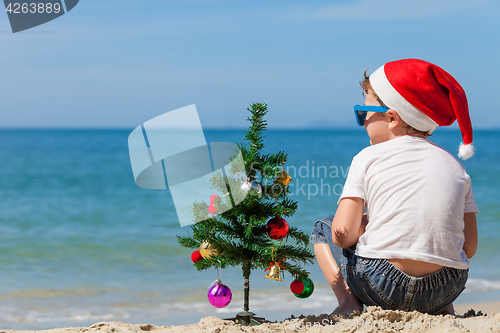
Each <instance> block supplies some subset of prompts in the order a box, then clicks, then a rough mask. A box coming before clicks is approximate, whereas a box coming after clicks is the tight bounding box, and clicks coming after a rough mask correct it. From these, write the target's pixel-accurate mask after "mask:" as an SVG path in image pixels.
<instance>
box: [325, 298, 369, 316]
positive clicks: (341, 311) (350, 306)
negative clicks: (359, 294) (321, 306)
mask: <svg viewBox="0 0 500 333" xmlns="http://www.w3.org/2000/svg"><path fill="white" fill-rule="evenodd" d="M355 310H357V311H359V312H362V311H363V303H361V302H360V301H359V300H358V299H357V298H356V297H355V296H354V295H353V294H351V293H349V296H346V297H344V298H343V299H342V302H341V303H340V304H339V306H338V307H337V308H336V309H335V310H334V311H333V312H332V313H331V314H332V315H341V316H344V317H346V318H347V317H348V316H349V314H350V313H351V312H353V311H355Z"/></svg>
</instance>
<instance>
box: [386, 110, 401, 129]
mask: <svg viewBox="0 0 500 333" xmlns="http://www.w3.org/2000/svg"><path fill="white" fill-rule="evenodd" d="M386 115H387V116H388V118H389V119H388V120H389V124H388V125H389V129H395V128H396V127H398V126H399V125H400V124H401V123H402V122H403V119H401V117H400V116H399V113H397V112H396V111H395V110H393V109H389V110H387V111H386Z"/></svg>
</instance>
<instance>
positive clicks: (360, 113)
mask: <svg viewBox="0 0 500 333" xmlns="http://www.w3.org/2000/svg"><path fill="white" fill-rule="evenodd" d="M387 110H389V108H388V107H387V106H382V105H354V114H355V115H356V121H357V122H358V125H359V126H364V125H365V119H366V114H367V112H387Z"/></svg>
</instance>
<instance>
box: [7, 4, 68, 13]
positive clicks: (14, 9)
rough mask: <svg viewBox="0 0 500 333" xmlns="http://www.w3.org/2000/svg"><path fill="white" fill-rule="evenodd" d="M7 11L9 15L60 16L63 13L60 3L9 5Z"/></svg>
mask: <svg viewBox="0 0 500 333" xmlns="http://www.w3.org/2000/svg"><path fill="white" fill-rule="evenodd" d="M5 11H6V12H7V13H9V14H27V13H31V14H35V13H38V14H44V13H46V14H51V13H55V14H58V13H59V12H60V11H61V5H60V4H58V3H54V4H52V3H50V2H48V3H17V2H16V3H13V4H12V3H9V5H8V6H7V8H5Z"/></svg>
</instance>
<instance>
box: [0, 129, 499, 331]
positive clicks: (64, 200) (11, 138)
mask: <svg viewBox="0 0 500 333" xmlns="http://www.w3.org/2000/svg"><path fill="white" fill-rule="evenodd" d="M131 131H132V129H0V329H5V330H6V329H16V330H42V329H51V328H58V327H85V326H89V325H92V324H94V323H97V322H101V321H124V322H129V323H134V324H138V323H150V324H155V325H166V326H170V325H182V324H191V323H197V322H198V321H199V320H200V319H201V318H204V317H207V316H218V317H220V318H231V317H234V316H235V315H236V314H237V313H238V312H241V311H242V308H243V283H244V281H243V277H242V271H241V268H239V267H232V268H228V269H224V270H222V272H221V279H222V282H223V283H224V284H225V285H227V286H228V287H229V288H230V289H231V290H232V293H233V299H232V302H231V303H230V304H229V305H228V306H227V307H225V308H222V309H218V308H214V307H212V306H211V305H210V304H209V302H208V301H207V291H208V287H209V286H210V285H211V283H212V282H213V281H214V280H216V279H217V277H218V272H217V271H216V270H215V269H209V270H205V271H197V270H196V268H195V267H194V266H193V263H192V261H191V258H190V256H191V252H192V250H191V249H187V248H183V247H181V246H180V245H179V244H178V242H177V238H176V236H177V235H180V236H186V235H187V234H188V233H189V232H190V230H191V229H190V227H189V226H187V227H181V226H180V224H179V222H178V218H177V215H176V211H175V208H174V204H173V200H172V195H171V193H170V191H169V190H168V189H166V190H148V189H143V188H140V187H138V186H137V185H136V184H135V181H134V176H133V173H132V168H131V162H130V157H129V153H128V136H129V134H130V133H131ZM244 131H245V130H244V129H230V130H226V129H217V130H215V129H212V130H205V131H204V133H205V139H206V141H207V142H238V143H240V142H243V141H244V134H245V133H244ZM264 134H265V140H264V144H265V148H264V153H273V152H278V151H280V150H281V151H284V152H285V153H287V154H288V161H287V163H286V164H285V168H286V169H287V170H288V171H289V173H290V175H291V177H292V178H293V181H292V183H291V185H290V191H291V192H290V199H293V200H296V201H297V202H298V209H297V211H296V213H295V214H294V215H293V216H291V217H289V218H287V221H288V223H289V224H290V225H292V226H295V227H297V228H299V229H301V230H303V231H304V232H306V233H310V230H311V228H312V225H313V223H314V222H315V221H316V220H317V219H319V218H322V217H324V216H327V215H330V214H333V213H334V212H335V210H336V207H337V204H336V203H337V199H338V197H339V195H340V193H341V191H342V187H343V184H344V182H345V178H346V176H347V172H348V169H349V165H350V162H351V159H352V157H353V156H354V155H355V154H356V153H357V152H359V151H360V150H361V149H363V148H364V147H366V146H368V145H369V140H368V137H367V135H366V132H365V131H364V130H363V129H352V130H351V129H331V130H327V129H321V130H277V129H274V130H273V129H271V130H267V131H265V132H264ZM430 139H431V140H432V141H434V142H436V143H437V144H439V145H441V146H442V147H443V148H445V149H447V150H448V151H450V152H451V153H453V154H456V153H457V149H458V145H459V143H460V141H461V136H460V132H459V131H457V130H444V129H438V130H436V132H435V134H434V135H433V136H432V137H431V138H430ZM474 144H475V147H476V153H475V156H474V157H472V158H471V159H469V160H467V161H465V162H463V164H464V166H465V167H466V169H467V171H468V173H469V175H470V176H471V179H472V184H473V190H474V193H475V197H476V201H477V204H478V206H479V210H480V213H479V214H478V215H477V219H478V232H479V247H478V250H477V253H476V255H475V256H474V257H473V258H472V259H471V268H470V273H469V281H468V282H467V285H466V289H465V291H464V292H463V293H462V294H461V295H460V296H459V298H458V299H457V300H456V302H455V304H464V303H475V302H482V301H489V300H500V265H499V259H500V256H499V254H500V130H477V131H475V133H474ZM443 168H446V165H443ZM311 249H312V246H311ZM305 269H306V270H308V271H309V272H310V277H311V279H312V280H313V282H314V285H315V291H314V293H313V294H312V295H311V296H310V297H309V298H307V299H299V298H297V297H295V296H294V295H293V294H292V293H291V291H290V288H289V285H290V283H291V282H292V281H293V278H292V276H290V274H287V273H286V272H285V279H284V280H283V281H281V282H280V281H274V280H269V279H264V278H263V277H264V276H265V275H266V272H264V271H263V270H253V271H252V274H251V276H250V311H251V312H253V313H255V315H256V316H257V317H263V318H266V319H268V320H271V321H274V320H278V321H280V320H284V319H285V318H288V317H290V315H292V314H293V315H295V316H299V315H300V314H305V315H307V314H315V315H317V314H321V313H330V312H331V311H333V310H334V308H335V307H336V305H337V302H336V299H335V297H334V295H333V293H332V291H331V289H330V288H329V286H328V284H327V283H326V279H325V277H324V276H323V274H322V272H321V270H320V268H319V266H318V265H317V264H313V265H307V266H306V267H305Z"/></svg>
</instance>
